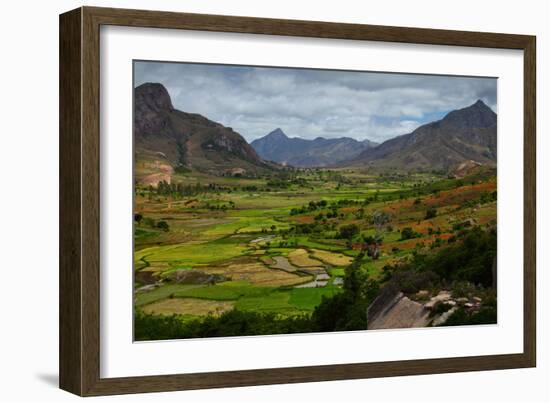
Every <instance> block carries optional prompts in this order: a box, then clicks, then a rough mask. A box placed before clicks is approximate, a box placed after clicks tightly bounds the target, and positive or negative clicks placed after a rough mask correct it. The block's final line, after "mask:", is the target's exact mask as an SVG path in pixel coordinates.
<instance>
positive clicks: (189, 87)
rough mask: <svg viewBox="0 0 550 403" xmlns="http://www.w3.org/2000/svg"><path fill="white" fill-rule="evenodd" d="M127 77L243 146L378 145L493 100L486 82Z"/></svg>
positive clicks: (303, 74) (179, 74)
mask: <svg viewBox="0 0 550 403" xmlns="http://www.w3.org/2000/svg"><path fill="white" fill-rule="evenodd" d="M134 80H135V83H134V84H135V86H138V85H140V84H143V83H145V82H158V83H161V84H163V85H164V86H165V87H166V89H167V90H168V92H169V93H170V96H171V97H172V103H173V104H174V107H175V108H176V109H180V110H182V111H185V112H192V113H199V114H201V115H204V116H206V117H207V118H209V119H211V120H214V121H216V122H219V123H222V124H223V125H225V126H229V127H232V128H233V129H235V130H236V131H237V132H239V133H240V134H242V135H243V136H244V137H245V138H246V139H247V140H248V141H249V142H250V141H252V140H254V139H256V138H259V137H262V136H265V135H266V134H267V133H269V132H271V131H272V130H274V129H276V128H278V127H280V128H281V129H282V130H283V131H284V132H285V133H286V134H287V135H288V136H290V137H302V138H307V139H313V138H316V137H319V136H321V137H326V138H333V137H344V136H346V137H353V138H355V139H358V140H363V139H369V140H373V141H377V142H382V141H384V140H387V139H389V138H391V137H394V136H397V135H401V134H406V133H410V132H411V131H412V130H414V129H415V128H417V127H418V126H420V125H422V124H424V123H428V122H431V121H433V120H437V119H440V118H441V117H443V116H444V115H445V114H446V113H447V112H449V111H451V110H454V109H458V108H463V107H465V106H468V105H471V104H473V103H474V102H475V101H476V100H478V99H482V100H483V101H484V102H485V103H486V104H487V105H489V106H490V107H491V108H493V110H495V111H496V102H497V80H496V79H493V78H470V77H452V76H430V75H413V74H388V73H372V72H346V71H333V70H311V69H285V68H273V67H244V66H223V65H205V64H191V63H165V62H135V64H134Z"/></svg>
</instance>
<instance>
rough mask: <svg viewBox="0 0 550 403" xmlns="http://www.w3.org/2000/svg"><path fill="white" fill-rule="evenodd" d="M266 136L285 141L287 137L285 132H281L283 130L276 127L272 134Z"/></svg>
mask: <svg viewBox="0 0 550 403" xmlns="http://www.w3.org/2000/svg"><path fill="white" fill-rule="evenodd" d="M267 136H269V137H271V138H281V139H282V138H285V139H287V138H288V136H287V135H286V134H285V132H283V130H282V129H281V128H280V127H278V128H276V129H275V130H273V131H272V132H270V133H269V134H268V135H267Z"/></svg>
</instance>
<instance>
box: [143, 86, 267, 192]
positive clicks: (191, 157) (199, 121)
mask: <svg viewBox="0 0 550 403" xmlns="http://www.w3.org/2000/svg"><path fill="white" fill-rule="evenodd" d="M134 147H135V148H134V149H135V154H136V176H137V179H138V180H140V181H141V182H142V183H147V184H151V183H152V184H155V182H157V183H158V181H159V180H166V179H170V176H171V175H172V174H173V173H174V170H178V169H180V170H195V171H200V172H207V173H211V174H216V175H228V174H229V175H231V174H236V173H238V174H247V175H250V174H252V175H255V174H257V173H260V172H262V171H265V170H270V169H271V166H270V165H269V164H267V163H265V162H264V161H262V159H261V158H260V157H259V156H258V154H257V153H256V151H255V150H254V149H253V148H252V147H251V146H250V145H249V144H248V143H247V142H246V140H245V139H244V138H243V137H242V136H241V135H240V134H239V133H237V132H235V131H234V130H233V129H232V128H230V127H225V126H223V125H221V124H219V123H216V122H213V121H211V120H209V119H207V118H205V117H204V116H201V115H198V114H193V113H186V112H182V111H179V110H177V109H175V108H174V106H173V105H172V101H171V99H170V95H169V94H168V91H167V90H166V88H165V87H164V86H163V85H162V84H157V83H145V84H142V85H140V86H138V87H136V88H135V89H134Z"/></svg>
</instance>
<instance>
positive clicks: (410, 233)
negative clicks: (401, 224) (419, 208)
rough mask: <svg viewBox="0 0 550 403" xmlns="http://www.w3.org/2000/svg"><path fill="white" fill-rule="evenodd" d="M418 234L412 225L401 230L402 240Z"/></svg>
mask: <svg viewBox="0 0 550 403" xmlns="http://www.w3.org/2000/svg"><path fill="white" fill-rule="evenodd" d="M415 236H416V233H415V232H414V231H413V229H412V228H411V227H405V228H403V229H402V230H401V240H406V239H411V238H414V237H415Z"/></svg>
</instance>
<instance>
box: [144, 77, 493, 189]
mask: <svg viewBox="0 0 550 403" xmlns="http://www.w3.org/2000/svg"><path fill="white" fill-rule="evenodd" d="M134 91H135V92H134V152H135V175H136V180H137V181H138V182H140V183H143V184H153V185H156V184H157V183H158V182H159V181H161V180H166V181H168V182H169V181H170V179H171V176H172V175H173V174H174V172H177V171H178V170H180V171H187V170H191V171H198V172H205V173H209V174H213V175H218V176H225V175H233V176H243V175H246V176H258V175H262V174H265V173H268V172H270V171H272V170H274V169H279V168H281V165H291V166H294V167H335V166H338V167H372V168H376V169H383V170H388V169H390V170H400V171H411V170H417V171H421V170H433V169H437V170H451V169H452V168H456V167H457V166H461V165H460V164H463V163H464V162H465V161H468V164H469V165H468V166H470V165H472V166H477V165H487V166H491V167H494V166H495V165H496V160H497V115H496V113H495V112H493V111H492V110H491V108H489V107H488V106H487V105H485V104H484V103H483V101H480V100H479V101H477V102H476V103H474V104H473V105H470V106H468V107H466V108H463V109H459V110H455V111H452V112H449V113H448V114H447V115H446V116H445V117H444V118H443V119H441V120H438V121H435V122H432V123H428V124H425V125H423V126H420V127H419V128H417V129H416V130H414V131H413V132H412V133H409V134H405V135H402V136H398V137H395V138H392V139H390V140H387V141H385V142H383V143H381V144H376V143H374V142H372V141H369V140H364V141H358V140H355V139H352V138H349V137H341V138H336V139H325V138H322V137H318V138H316V139H314V140H306V139H302V138H290V137H288V136H287V135H286V134H285V133H284V132H283V131H282V130H281V129H276V130H274V131H272V132H271V133H269V134H268V135H266V136H264V137H262V138H260V139H257V140H254V141H253V142H252V143H251V144H248V143H247V142H246V140H245V139H244V138H243V136H241V135H240V134H239V133H237V132H236V131H234V130H233V129H232V128H230V127H226V126H223V125H222V124H220V123H216V122H213V121H211V120H209V119H208V118H206V117H204V116H201V115H199V114H193V113H186V112H182V111H179V110H177V109H175V108H174V107H173V105H172V101H171V99H170V96H169V94H168V91H167V90H166V88H164V86H163V85H162V84H157V83H146V84H142V85H140V86H138V87H136V88H135V90H134ZM272 161H273V162H272Z"/></svg>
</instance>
